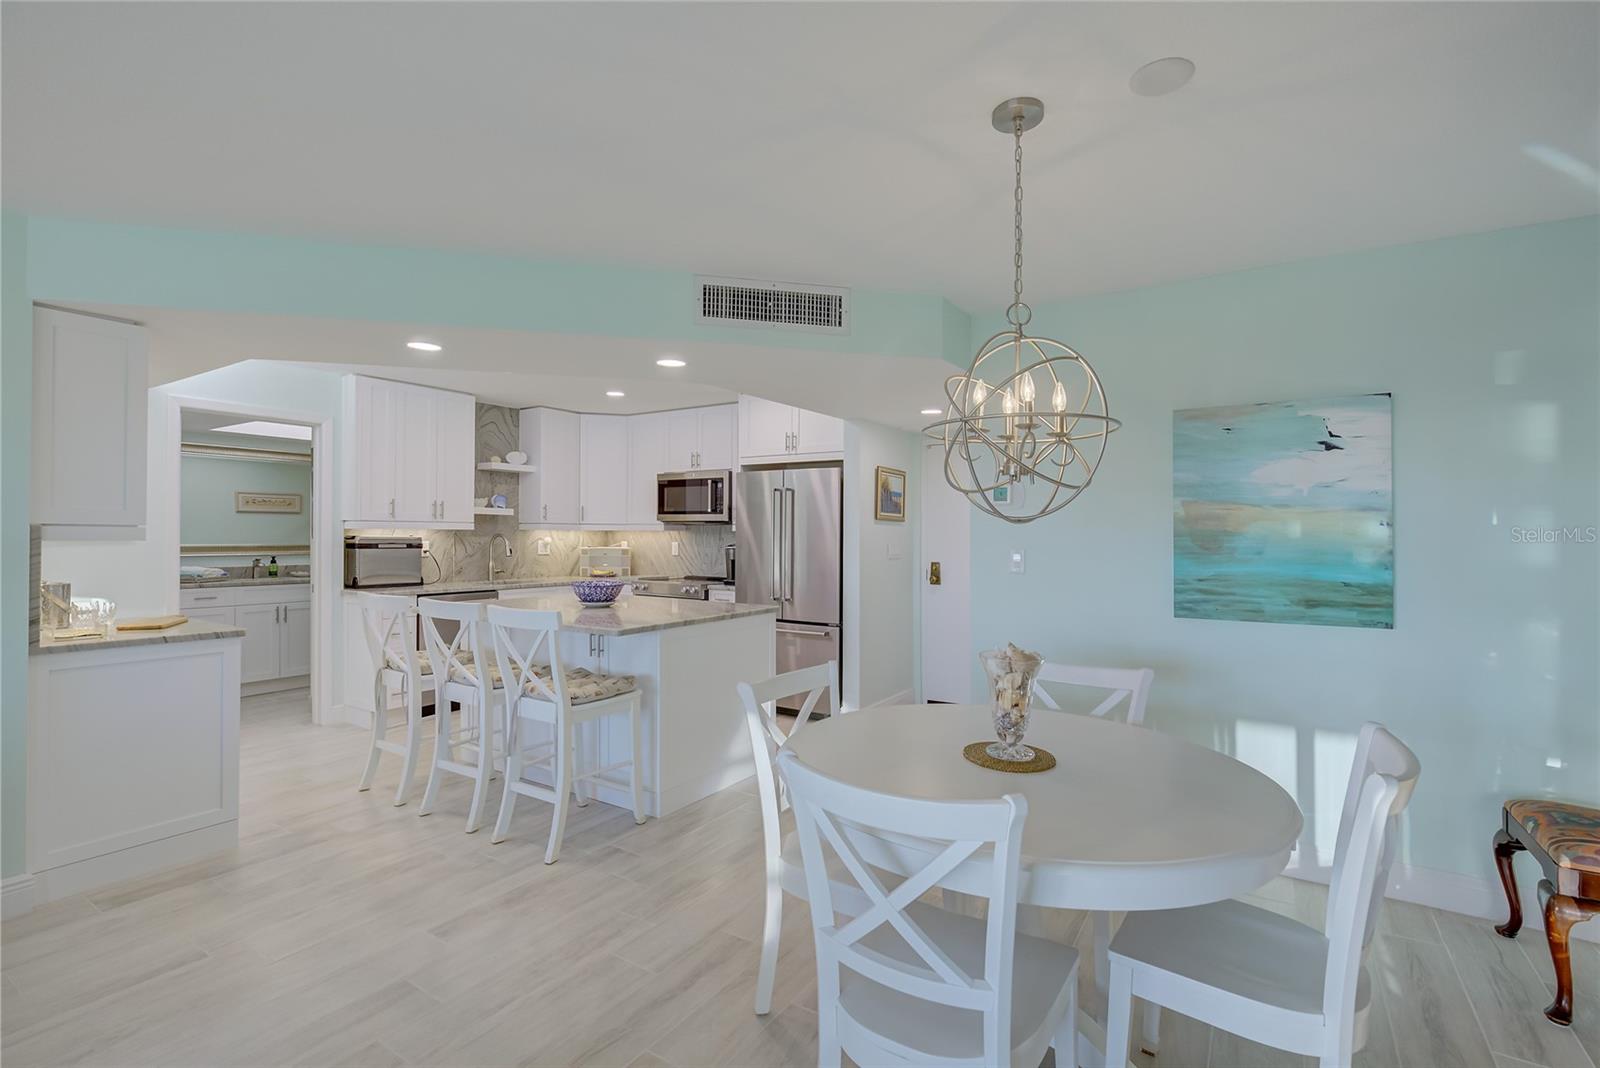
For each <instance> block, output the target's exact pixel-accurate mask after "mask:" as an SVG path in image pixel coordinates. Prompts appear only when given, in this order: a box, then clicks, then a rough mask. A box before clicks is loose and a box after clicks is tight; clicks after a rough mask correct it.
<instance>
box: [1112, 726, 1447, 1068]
mask: <svg viewBox="0 0 1600 1068" xmlns="http://www.w3.org/2000/svg"><path fill="white" fill-rule="evenodd" d="M1421 771H1422V767H1421V765H1420V764H1419V763H1418V762H1417V758H1416V755H1415V754H1413V753H1412V752H1411V750H1410V749H1408V748H1406V746H1405V745H1404V744H1403V743H1402V742H1401V741H1400V740H1399V739H1398V738H1396V737H1395V736H1394V735H1392V734H1390V733H1389V732H1388V731H1387V730H1385V729H1384V728H1383V727H1381V726H1379V725H1378V724H1376V723H1368V724H1366V725H1365V726H1364V727H1362V729H1361V735H1360V737H1359V738H1358V740H1357V742H1356V755H1355V760H1354V762H1353V765H1352V767H1351V774H1350V781H1349V783H1348V785H1347V787H1346V790H1345V801H1344V812H1343V815H1342V817H1341V818H1340V820H1339V837H1338V841H1337V843H1336V845H1335V848H1334V859H1333V876H1332V879H1331V880H1330V881H1329V884H1328V911H1327V917H1326V924H1325V930H1324V931H1319V930H1317V929H1316V928H1315V927H1311V926H1309V925H1307V924H1303V923H1300V922H1299V921H1297V920H1292V919H1289V918H1288V917H1285V916H1280V915H1278V914H1277V913H1275V912H1271V911H1268V910H1266V909H1262V908H1257V907H1256V906H1254V905H1247V904H1245V903H1244V902H1241V901H1222V902H1218V903H1216V904H1213V905H1201V906H1198V907H1196V908H1187V909H1170V910H1165V911H1160V912H1135V913H1130V914H1129V915H1128V918H1127V919H1126V920H1125V921H1124V922H1123V925H1122V928H1121V929H1120V930H1119V931H1118V932H1117V936H1116V938H1114V939H1112V941H1111V995H1110V1005H1109V1010H1110V1011H1109V1019H1108V1020H1107V1025H1106V1050H1107V1051H1108V1052H1109V1053H1111V1054H1112V1059H1116V1052H1114V1051H1123V1050H1126V1049H1127V1048H1128V1021H1129V1015H1130V1011H1131V999H1132V998H1134V997H1141V998H1144V999H1145V1000H1146V1001H1147V1002H1152V1003H1155V1004H1158V1005H1165V1006H1167V1007H1168V1008H1170V1009H1172V1010H1173V1011H1175V1012H1180V1013H1182V1014H1183V1015H1185V1016H1190V1017H1193V1018H1195V1019H1197V1020H1201V1021H1204V1022H1206V1023H1209V1024H1211V1025H1212V1026H1214V1027H1219V1028H1221V1029H1222V1030H1224V1031H1230V1032H1232V1033H1233V1034H1236V1035H1241V1036H1243V1037H1244V1038H1247V1039H1250V1040H1251V1041H1253V1042H1260V1043H1262V1044H1263V1045H1267V1046H1272V1047H1275V1048H1277V1049H1283V1050H1289V1051H1291V1052H1293V1053H1300V1054H1306V1055H1309V1056H1314V1057H1317V1058H1318V1063H1319V1064H1320V1065H1321V1066H1322V1068H1347V1066H1348V1065H1349V1064H1350V1061H1351V1058H1352V1057H1354V1055H1355V1052H1356V1051H1357V1050H1359V1049H1360V1048H1361V1047H1362V1046H1363V1045H1365V1043H1366V1039H1367V1012H1368V1009H1369V1008H1370V1007H1371V1004H1372V986H1371V982H1370V979H1369V977H1368V975H1367V970H1366V967H1365V966H1364V964H1363V960H1364V958H1365V955H1366V949H1367V946H1368V945H1369V944H1370V943H1371V941H1372V932H1373V930H1374V928H1375V926H1376V924H1377V920H1378V909H1379V907H1380V906H1381V905H1382V903H1383V891H1384V887H1385V886H1386V885H1387V883H1388V879H1389V869H1390V866H1391V865H1392V864H1393V863H1394V856H1395V852H1396V847H1397V845H1398V837H1397V835H1396V826H1397V824H1398V823H1399V820H1400V814H1401V813H1402V812H1404V811H1405V808H1406V805H1407V804H1408V803H1409V802H1410V800H1411V794H1412V792H1413V790H1414V789H1415V788H1416V783H1417V777H1418V776H1419V775H1420V774H1421ZM1147 1044H1148V1043H1147Z"/></svg>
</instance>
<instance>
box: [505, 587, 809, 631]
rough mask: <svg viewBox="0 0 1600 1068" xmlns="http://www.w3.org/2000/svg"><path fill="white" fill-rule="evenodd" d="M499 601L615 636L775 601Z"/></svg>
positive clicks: (551, 597)
mask: <svg viewBox="0 0 1600 1068" xmlns="http://www.w3.org/2000/svg"><path fill="white" fill-rule="evenodd" d="M499 603H500V605H501V606H502V607H505V608H530V609H534V610H536V611H540V612H560V613H561V629H562V630H570V631H575V632H577V633H579V634H607V635H613V636H618V637H620V636H622V635H626V634H647V633H649V632H651V631H657V630H671V629H672V628H674V627H693V626H698V625H699V624H701V623H720V622H722V621H723V620H728V619H745V618H747V617H750V616H776V615H777V614H778V606H777V605H775V604H771V605H767V604H729V603H727V602H725V601H688V600H681V599H679V598H676V597H631V596H630V597H624V598H622V599H620V600H619V601H617V603H616V604H614V605H612V606H611V607H609V608H585V607H584V606H583V605H582V604H580V603H579V602H578V598H577V597H575V596H573V595H572V594H571V593H545V594H529V595H528V596H526V597H502V598H501V599H500V602H499Z"/></svg>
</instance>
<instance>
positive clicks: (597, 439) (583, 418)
mask: <svg viewBox="0 0 1600 1068" xmlns="http://www.w3.org/2000/svg"><path fill="white" fill-rule="evenodd" d="M578 425H579V430H580V435H579V436H580V445H579V448H580V450H581V453H582V463H580V464H579V467H578V478H579V485H580V487H581V490H580V503H579V507H578V519H579V522H580V523H582V525H584V526H587V527H610V526H621V525H625V524H626V523H627V522H628V417H627V416H625V415H580V416H579V417H578Z"/></svg>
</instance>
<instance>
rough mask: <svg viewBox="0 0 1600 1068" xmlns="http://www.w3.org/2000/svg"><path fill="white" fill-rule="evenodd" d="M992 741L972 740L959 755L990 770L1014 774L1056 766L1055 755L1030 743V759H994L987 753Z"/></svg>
mask: <svg viewBox="0 0 1600 1068" xmlns="http://www.w3.org/2000/svg"><path fill="white" fill-rule="evenodd" d="M993 744H994V743H993V742H973V743H971V744H970V745H968V746H966V747H965V748H964V749H962V750H961V755H962V756H964V757H966V758H967V759H968V760H970V761H971V762H972V763H974V764H976V765H978V767H980V768H988V769H989V770H990V771H1009V772H1013V773H1015V774H1019V775H1021V774H1026V773H1027V772H1030V771H1049V770H1050V769H1051V768H1053V767H1055V766H1056V755H1055V754H1054V753H1052V752H1050V750H1048V749H1041V748H1039V747H1038V746H1037V745H1032V744H1030V745H1029V746H1028V748H1030V749H1032V750H1033V759H1032V760H996V759H995V758H994V757H992V756H990V755H989V752H988V750H989V746H991V745H993Z"/></svg>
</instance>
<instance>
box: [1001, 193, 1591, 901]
mask: <svg viewBox="0 0 1600 1068" xmlns="http://www.w3.org/2000/svg"><path fill="white" fill-rule="evenodd" d="M1597 263H1600V221H1597V220H1596V219H1595V218H1592V217H1591V218H1585V219H1579V220H1574V221H1568V222H1561V223H1552V224H1548V225H1540V226H1531V227H1524V228H1518V229H1512V230H1504V231H1499V232H1496V233H1489V234H1483V235H1476V236H1468V237H1460V238H1453V239H1449V240H1443V241H1435V242H1430V243H1427V244H1418V245H1410V246H1403V247H1396V248H1388V249H1383V250H1379V251H1374V252H1367V253H1360V254H1354V255H1347V256H1339V257H1334V258H1328V259H1321V260H1313V261H1307V262H1301V263H1295V264H1290V265H1286V266H1280V267H1272V268H1266V269H1261V270H1254V271H1246V272H1241V273H1236V274H1229V275H1222V276H1218V277H1212V278H1204V279H1198V280H1194V281H1189V282H1183V283H1179V284H1174V285H1166V286H1160V287H1155V288H1149V289H1143V290H1137V291H1132V292H1125V293H1117V294H1113V295H1110V296H1102V297H1095V298H1091V299H1083V300H1075V301H1070V302H1067V303H1062V304H1052V305H1048V306H1044V307H1039V308H1036V309H1035V317H1034V328H1035V329H1036V331H1037V332H1039V333H1041V334H1048V335H1050V336H1054V337H1058V338H1059V339H1060V340H1062V341H1065V342H1067V343H1068V344H1070V345H1073V346H1074V347H1076V348H1078V349H1079V350H1080V351H1082V352H1083V353H1084V355H1085V356H1086V357H1087V358H1088V359H1089V360H1090V361H1091V362H1092V363H1093V365H1094V367H1095V369H1096V370H1097V371H1098V372H1099V374H1100V376H1101V378H1102V380H1103V381H1104V383H1105V386H1106V390H1107V393H1108V395H1109V397H1110V402H1111V410H1112V413H1113V414H1115V415H1117V416H1118V417H1120V418H1121V419H1122V420H1123V421H1124V425H1123V428H1122V429H1121V430H1120V431H1118V432H1117V433H1116V435H1115V436H1114V437H1113V438H1112V440H1111V444H1110V448H1109V451H1108V453H1107V457H1106V460H1105V462H1104V464H1103V465H1102V467H1101V469H1100V472H1099V474H1098V475H1097V477H1096V480H1095V484H1094V485H1093V486H1092V487H1090V489H1089V490H1088V491H1087V492H1086V493H1085V494H1084V495H1083V496H1082V497H1081V498H1080V499H1079V500H1078V501H1077V502H1075V503H1074V504H1072V505H1071V506H1070V507H1068V508H1067V509H1065V510H1064V511H1062V512H1060V513H1058V514H1056V515H1055V516H1052V517H1050V518H1048V519H1045V520H1041V521H1038V522H1035V523H1031V524H1028V525H1024V526H1011V525H1008V524H1005V523H1002V522H999V521H996V520H991V519H988V518H986V517H983V516H981V515H975V516H974V518H973V528H972V557H973V559H972V576H973V615H974V623H973V642H974V645H975V648H976V649H983V648H991V647H993V646H994V645H996V644H998V643H1001V642H1004V641H1007V640H1012V641H1016V642H1018V643H1019V644H1022V645H1024V646H1027V647H1029V648H1034V649H1038V650H1039V651H1040V652H1042V653H1044V654H1046V655H1047V656H1048V657H1049V658H1051V659H1064V660H1068V661H1075V662H1083V663H1091V664H1096V663H1104V664H1124V665H1148V666H1150V667H1153V668H1154V669H1155V672H1156V683H1155V688H1154V690H1153V691H1152V695H1151V698H1150V720H1151V722H1152V723H1153V725H1154V726H1155V727H1157V728H1158V729H1161V730H1165V731H1173V732H1177V733H1180V734H1183V735H1186V736H1188V737H1189V738H1191V739H1193V740H1195V741H1198V742H1201V743H1204V744H1207V745H1212V746H1215V747H1217V748H1219V749H1223V750H1226V751H1230V752H1234V753H1236V754H1238V755H1240V756H1241V757H1243V758H1245V759H1247V760H1249V761H1251V762H1252V763H1255V764H1257V765H1258V766H1260V767H1262V768H1263V769H1264V770H1267V771H1268V772H1269V773H1270V774H1272V775H1274V776H1275V777H1276V778H1278V779H1279V781H1280V782H1282V783H1284V785H1285V786H1287V787H1288V788H1289V789H1290V790H1291V792H1292V793H1294V794H1295V796H1296V797H1297V798H1298V799H1299V801H1300V804H1301V807H1302V808H1303V809H1304V811H1305V813H1306V820H1307V828H1308V830H1307V837H1306V839H1305V840H1304V841H1303V843H1302V845H1303V846H1305V847H1316V848H1318V849H1319V850H1320V851H1322V852H1323V853H1324V854H1327V853H1330V852H1331V846H1332V841H1333V837H1332V835H1333V829H1334V828H1335V827H1336V825H1337V821H1338V815H1339V813H1338V808H1339V800H1340V797H1341V794H1342V790H1343V784H1344V776H1345V774H1346V773H1347V771H1348V753H1349V751H1350V748H1351V746H1352V744H1353V736H1354V733H1355V732H1356V731H1357V730H1358V729H1359V727H1360V725H1361V723H1362V722H1363V721H1364V720H1368V719H1376V720H1380V721H1382V722H1384V723H1385V724H1387V725H1388V726H1390V727H1391V728H1392V729H1393V730H1394V731H1395V732H1396V733H1397V734H1398V735H1399V736H1400V737H1401V738H1403V739H1405V740H1406V741H1407V742H1408V743H1409V744H1410V745H1411V746H1413V747H1414V748H1415V749H1416V751H1417V754H1418V756H1419V757H1420V758H1421V761H1422V767H1423V771H1422V780H1421V783H1420V785H1419V786H1418V789H1417V793H1416V796H1415V799H1414V801H1413V803H1412V806H1411V814H1410V818H1409V827H1408V829H1407V831H1406V835H1405V839H1404V842H1403V845H1402V848H1403V853H1402V861H1403V862H1404V863H1406V864H1409V865H1413V866H1417V867H1421V868H1427V869H1439V870H1443V871H1447V872H1455V873H1462V874H1466V875H1471V876H1474V877H1478V878H1481V879H1485V880H1487V879H1491V878H1492V877H1493V876H1492V865H1491V864H1490V858H1489V850H1488V841H1489V835H1490V833H1491V832H1492V831H1493V829H1494V827H1495V825H1496V812H1497V807H1498V805H1499V802H1500V800H1501V799H1502V798H1505V797H1507V796H1511V795H1516V794H1533V795H1554V796H1564V797H1571V798H1582V799H1587V800H1588V801H1589V802H1590V803H1594V802H1595V800H1596V799H1597V798H1600V681H1597V671H1600V668H1597V664H1600V618H1597V617H1600V545H1597V544H1595V543H1593V542H1590V543H1587V544H1565V545H1556V544H1529V543H1524V542H1521V541H1519V540H1517V537H1516V536H1515V535H1514V533H1513V532H1514V531H1515V530H1516V529H1517V528H1518V527H1560V526H1569V527H1570V526H1578V527H1592V526H1593V525H1595V524H1600V436H1597V418H1596V416H1597V413H1600V303H1597V293H1600V274H1597ZM1000 321H1001V316H1000V314H999V312H996V313H994V314H993V315H990V316H986V317H981V318H979V319H978V320H977V321H976V322H975V323H974V338H973V341H974V342H976V341H977V340H979V338H980V336H987V334H988V332H989V330H990V329H991V328H993V325H992V324H998V323H999V322H1000ZM1380 390H1388V391H1391V392H1392V393H1393V394H1394V505H1395V581H1396V588H1395V629H1394V630H1393V631H1378V630H1355V629H1345V628H1336V627H1308V626H1289V625H1272V624H1256V623H1236V622H1216V621H1207V620H1194V619H1174V618H1173V615H1172V429H1171V427H1172V412H1173V410H1174V409H1179V408H1190V407H1200V406H1206V405H1218V404H1229V403H1244V402H1252V401H1270V400H1282V399H1292V398H1297V397H1327V396H1337V395H1340V394H1347V393H1368V392H1374V391H1380ZM1011 549H1022V550H1024V551H1025V552H1026V554H1027V556H1026V559H1027V570H1026V572H1025V573H1024V574H1022V575H1014V574H1010V573H1008V571H1007V567H1006V558H1007V553H1008V551H1009V550H1011ZM973 663H974V669H975V670H976V660H975V659H974V661H973ZM1057 815H1058V816H1060V817H1062V818H1066V816H1067V814H1057ZM1072 815H1073V818H1093V816H1094V814H1092V813H1089V814H1085V813H1077V814H1072Z"/></svg>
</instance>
